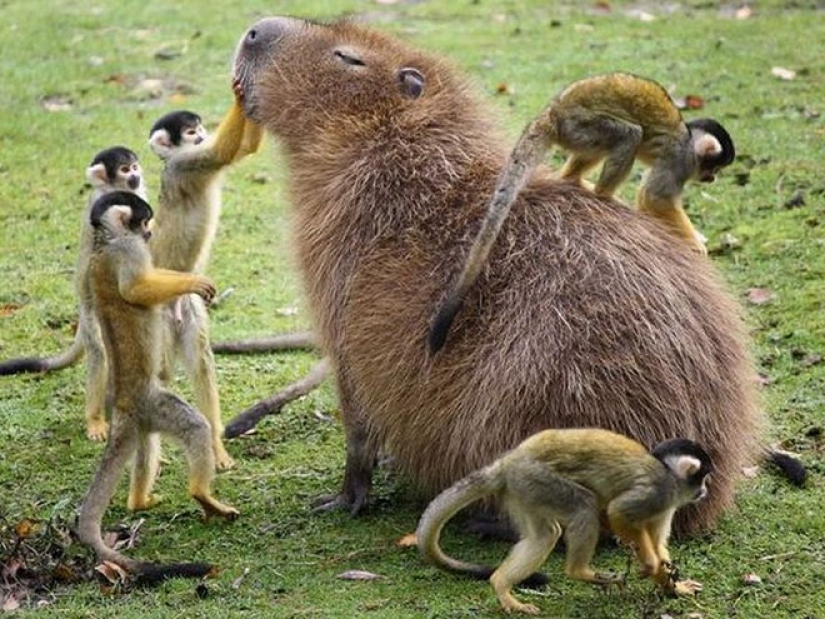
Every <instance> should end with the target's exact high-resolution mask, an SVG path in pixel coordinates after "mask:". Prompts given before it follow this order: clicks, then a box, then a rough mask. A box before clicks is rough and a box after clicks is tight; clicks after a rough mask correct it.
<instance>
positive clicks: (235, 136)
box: [132, 91, 262, 509]
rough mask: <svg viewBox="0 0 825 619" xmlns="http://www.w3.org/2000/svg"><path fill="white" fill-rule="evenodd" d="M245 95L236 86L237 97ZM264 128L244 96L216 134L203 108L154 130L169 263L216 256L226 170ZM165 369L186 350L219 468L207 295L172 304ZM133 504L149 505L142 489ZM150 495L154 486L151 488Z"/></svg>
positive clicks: (182, 264)
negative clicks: (209, 130)
mask: <svg viewBox="0 0 825 619" xmlns="http://www.w3.org/2000/svg"><path fill="white" fill-rule="evenodd" d="M240 96H242V95H241V93H240V92H239V91H236V97H240ZM261 137H262V130H261V129H260V128H259V127H257V126H256V125H254V123H251V122H249V121H247V120H246V118H245V116H244V114H243V110H242V109H241V107H240V105H239V104H238V102H237V101H236V102H235V103H233V105H232V107H231V108H230V109H229V111H228V112H227V113H226V115H225V116H224V118H223V120H222V121H221V123H220V125H219V126H218V129H217V130H216V131H215V133H214V135H213V136H211V137H207V134H206V130H205V129H204V127H203V124H202V123H201V119H200V117H199V116H198V115H197V114H194V113H192V112H187V111H177V112H171V113H169V114H167V115H165V116H163V117H162V118H160V119H159V120H158V121H157V122H156V123H155V124H154V125H153V126H152V129H151V131H150V133H149V144H150V146H151V148H152V150H153V151H154V152H155V153H156V154H157V155H158V156H159V157H160V158H161V159H162V160H163V161H164V169H163V175H162V178H161V188H160V197H159V201H158V209H157V217H156V226H155V234H154V236H153V238H152V241H151V242H150V244H149V247H150V250H151V252H152V258H153V261H154V263H155V264H156V265H157V266H158V267H161V268H167V269H174V270H176V271H187V272H192V273H202V272H203V271H204V269H205V268H206V264H207V262H208V261H209V255H210V252H211V249H212V243H213V241H214V239H215V233H216V231H217V226H218V218H219V216H220V209H221V183H222V179H223V171H224V170H225V169H226V167H227V166H229V165H230V164H231V163H233V162H235V161H238V160H240V159H241V158H243V157H245V156H246V155H248V154H250V153H253V152H255V151H256V150H257V149H258V147H259V145H260V141H261ZM164 314H165V319H164V321H163V329H164V331H163V340H164V344H163V347H162V348H163V352H164V354H163V361H162V364H161V368H162V369H161V375H162V377H163V379H164V380H168V379H169V377H170V376H171V373H172V371H173V367H174V359H175V357H176V356H178V355H180V356H181V357H182V358H183V361H184V365H185V368H186V371H187V374H188V375H189V377H190V379H191V380H192V383H193V385H194V389H195V394H196V398H197V406H198V409H199V410H200V411H201V412H202V413H203V414H204V415H205V416H206V418H207V419H208V420H209V424H210V426H211V428H212V443H213V447H214V450H215V457H216V461H217V465H218V467H219V468H229V467H231V466H233V464H234V461H233V460H232V458H231V457H230V455H229V454H228V453H227V451H226V448H225V447H224V445H223V439H222V434H223V422H222V421H221V411H220V401H219V397H218V388H217V377H216V372H215V359H214V356H213V354H212V351H211V349H210V343H209V319H208V316H207V312H206V306H205V304H204V303H203V301H202V299H200V298H199V297H193V296H191V295H190V296H188V297H183V298H181V299H179V300H174V301H172V302H170V303H169V304H168V306H167V307H166V308H165V309H164ZM134 498H135V499H136V500H137V503H136V504H135V505H133V506H132V507H133V508H135V509H140V508H142V507H144V506H145V505H143V503H142V502H141V501H140V495H139V494H135V497H134ZM146 498H147V500H148V494H147V497H146Z"/></svg>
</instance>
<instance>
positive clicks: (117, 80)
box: [103, 73, 127, 86]
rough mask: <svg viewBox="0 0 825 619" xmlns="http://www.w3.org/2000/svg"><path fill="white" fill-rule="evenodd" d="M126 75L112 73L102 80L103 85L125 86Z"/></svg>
mask: <svg viewBox="0 0 825 619" xmlns="http://www.w3.org/2000/svg"><path fill="white" fill-rule="evenodd" d="M126 81H127V78H126V75H125V74H123V73H114V74H112V75H110V76H109V77H107V78H106V79H105V80H103V83H104V84H116V85H117V86H125V85H126Z"/></svg>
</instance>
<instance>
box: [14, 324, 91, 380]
mask: <svg viewBox="0 0 825 619" xmlns="http://www.w3.org/2000/svg"><path fill="white" fill-rule="evenodd" d="M83 351H84V349H83V340H82V338H81V337H80V330H79V329H78V331H77V332H76V333H75V338H74V342H72V345H71V346H70V347H69V349H68V350H67V351H65V352H63V353H60V354H59V355H55V356H54V357H19V358H16V359H8V360H6V361H0V376H12V375H14V374H26V373H29V374H37V373H42V372H53V371H55V370H62V369H63V368H66V367H69V366H70V365H72V364H74V363H76V362H77V360H78V359H80V357H81V356H83Z"/></svg>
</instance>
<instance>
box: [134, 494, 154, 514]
mask: <svg viewBox="0 0 825 619" xmlns="http://www.w3.org/2000/svg"><path fill="white" fill-rule="evenodd" d="M161 501H163V497H162V496H161V495H159V494H147V495H145V496H139V497H136V496H131V495H130V496H129V499H128V500H127V501H126V508H127V509H128V510H129V511H133V512H139V511H143V510H144V509H152V508H153V507H154V506H155V505H157V504H158V503H160V502H161Z"/></svg>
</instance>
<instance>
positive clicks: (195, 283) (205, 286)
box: [190, 275, 217, 305]
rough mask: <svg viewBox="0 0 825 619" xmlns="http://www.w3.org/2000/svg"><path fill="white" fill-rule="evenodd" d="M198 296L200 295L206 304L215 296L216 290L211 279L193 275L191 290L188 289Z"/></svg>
mask: <svg viewBox="0 0 825 619" xmlns="http://www.w3.org/2000/svg"><path fill="white" fill-rule="evenodd" d="M190 292H192V293H194V294H196V295H198V296H199V297H201V298H202V299H203V300H204V301H206V304H207V305H209V303H211V302H212V299H214V298H215V294H216V293H217V290H216V289H215V284H213V283H212V280H210V279H207V278H206V277H201V276H200V275H195V276H194V277H193V280H192V290H191V291H190Z"/></svg>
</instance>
